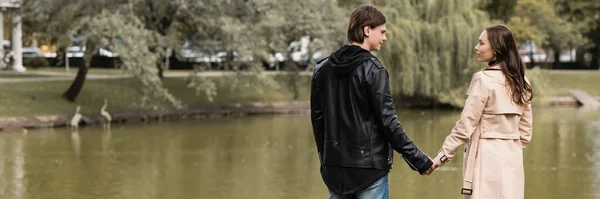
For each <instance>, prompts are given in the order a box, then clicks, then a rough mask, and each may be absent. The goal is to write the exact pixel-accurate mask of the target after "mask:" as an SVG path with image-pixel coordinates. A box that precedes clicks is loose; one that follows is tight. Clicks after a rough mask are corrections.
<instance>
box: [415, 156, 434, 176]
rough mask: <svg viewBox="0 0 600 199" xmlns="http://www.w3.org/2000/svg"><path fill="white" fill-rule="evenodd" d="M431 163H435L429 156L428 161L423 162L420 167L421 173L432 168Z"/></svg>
mask: <svg viewBox="0 0 600 199" xmlns="http://www.w3.org/2000/svg"><path fill="white" fill-rule="evenodd" d="M431 165H433V162H432V161H431V160H430V159H429V158H427V162H425V164H423V166H421V168H419V170H418V172H419V174H424V173H425V172H426V171H427V170H429V169H430V168H431Z"/></svg>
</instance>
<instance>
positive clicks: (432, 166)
mask: <svg viewBox="0 0 600 199" xmlns="http://www.w3.org/2000/svg"><path fill="white" fill-rule="evenodd" d="M429 159H430V160H431V161H432V162H433V164H431V168H429V169H427V171H425V173H423V174H422V175H423V176H428V175H431V174H432V173H433V171H435V169H437V168H438V167H440V165H438V164H436V163H435V162H434V161H433V159H431V157H429Z"/></svg>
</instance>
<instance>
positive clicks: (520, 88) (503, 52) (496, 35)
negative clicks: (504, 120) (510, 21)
mask: <svg viewBox="0 0 600 199" xmlns="http://www.w3.org/2000/svg"><path fill="white" fill-rule="evenodd" d="M485 31H486V32H487V35H488V40H489V41H490V45H491V47H492V50H494V54H495V56H496V63H498V64H499V65H500V68H501V70H502V73H503V74H504V76H505V77H506V81H507V82H508V86H509V90H510V94H511V97H512V100H513V102H514V103H515V104H517V105H519V106H526V105H527V104H529V103H531V100H532V99H533V91H532V89H531V85H529V83H527V81H525V66H524V65H523V61H521V56H520V55H519V51H518V50H517V45H516V44H515V39H514V37H513V35H512V33H511V32H510V30H509V29H508V27H506V26H504V25H494V26H490V27H487V28H485Z"/></svg>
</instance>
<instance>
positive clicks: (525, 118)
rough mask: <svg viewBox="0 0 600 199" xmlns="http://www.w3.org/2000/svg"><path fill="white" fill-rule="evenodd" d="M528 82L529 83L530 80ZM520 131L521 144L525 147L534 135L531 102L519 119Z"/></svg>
mask: <svg viewBox="0 0 600 199" xmlns="http://www.w3.org/2000/svg"><path fill="white" fill-rule="evenodd" d="M525 80H527V78H525ZM527 83H529V81H528V80H527ZM519 133H520V136H519V137H520V140H521V146H523V148H525V147H527V145H528V144H529V142H531V137H532V136H533V112H532V110H531V103H529V104H527V106H526V107H525V110H524V111H523V115H521V119H520V120H519Z"/></svg>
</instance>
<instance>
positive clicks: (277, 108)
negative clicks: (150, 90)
mask: <svg viewBox="0 0 600 199" xmlns="http://www.w3.org/2000/svg"><path fill="white" fill-rule="evenodd" d="M596 99H598V100H599V101H600V97H596ZM549 105H550V106H552V107H559V106H560V107H577V106H579V104H578V102H577V101H576V100H575V98H573V97H568V96H566V97H553V98H552V100H551V102H550V103H549ZM298 113H310V103H309V101H308V100H306V101H289V102H273V103H261V102H256V103H250V104H231V105H222V106H212V107H194V108H186V109H179V110H177V109H168V110H143V111H130V112H117V113H111V116H112V118H113V119H112V122H111V123H142V122H151V121H158V122H161V121H170V120H184V119H196V120H197V119H205V118H218V117H230V116H247V115H273V114H298ZM71 117H72V115H71V114H62V115H40V116H28V117H0V131H4V130H7V129H36V128H55V127H68V126H70V124H69V122H70V120H71ZM102 122H103V120H102V117H101V116H100V114H83V118H82V120H81V122H80V124H79V126H94V125H101V124H102Z"/></svg>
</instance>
